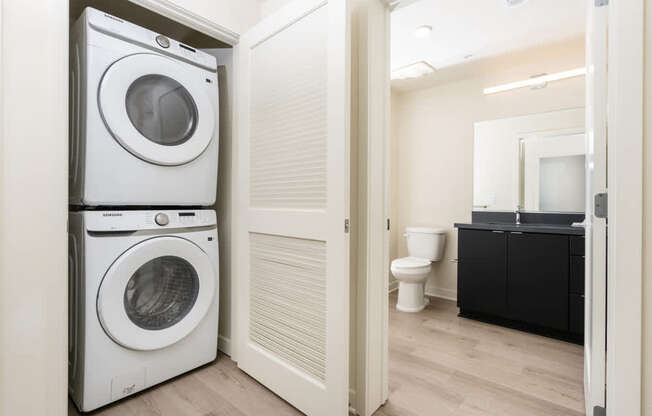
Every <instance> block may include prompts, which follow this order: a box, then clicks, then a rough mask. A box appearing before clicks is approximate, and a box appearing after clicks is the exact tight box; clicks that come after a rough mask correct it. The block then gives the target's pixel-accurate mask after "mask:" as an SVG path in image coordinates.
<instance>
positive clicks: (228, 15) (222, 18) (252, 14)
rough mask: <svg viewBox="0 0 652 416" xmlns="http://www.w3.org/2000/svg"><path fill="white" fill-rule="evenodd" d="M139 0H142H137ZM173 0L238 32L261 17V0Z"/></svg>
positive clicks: (241, 31) (250, 25)
mask: <svg viewBox="0 0 652 416" xmlns="http://www.w3.org/2000/svg"><path fill="white" fill-rule="evenodd" d="M132 1H134V0H132ZM139 1H141V0H136V2H139ZM173 2H174V3H175V4H177V5H179V6H181V7H183V8H185V9H187V10H189V11H191V12H192V13H194V14H197V15H199V16H201V17H203V18H204V19H208V20H211V21H213V22H215V23H217V24H219V25H220V26H223V27H225V28H227V29H229V30H231V31H233V32H235V33H237V34H242V33H244V32H245V31H246V30H247V29H249V28H250V27H252V26H253V25H254V24H256V22H258V20H259V19H260V4H259V0H173Z"/></svg>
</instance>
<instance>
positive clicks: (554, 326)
mask: <svg viewBox="0 0 652 416" xmlns="http://www.w3.org/2000/svg"><path fill="white" fill-rule="evenodd" d="M458 228H459V239H458V269H457V270H458V306H459V308H460V315H461V316H466V317H469V318H474V319H480V320H488V321H491V322H494V323H498V324H501V325H506V326H511V327H514V328H518V329H524V330H528V331H533V332H537V333H542V334H544V335H549V336H554V337H557V338H562V339H567V340H571V341H574V342H581V339H582V336H583V333H584V236H581V235H564V234H557V233H546V232H520V231H511V230H509V228H510V227H502V228H505V229H504V230H491V229H486V228H485V229H472V228H462V227H458Z"/></svg>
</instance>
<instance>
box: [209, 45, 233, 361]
mask: <svg viewBox="0 0 652 416" xmlns="http://www.w3.org/2000/svg"><path fill="white" fill-rule="evenodd" d="M204 52H207V53H209V54H211V55H213V56H215V58H216V59H217V65H218V69H217V76H218V82H219V97H220V98H219V102H220V108H219V117H220V130H219V138H220V150H219V155H220V157H219V171H218V182H217V198H216V200H215V205H214V206H213V209H214V210H215V211H216V212H217V231H218V243H219V244H218V247H219V250H220V252H219V255H220V270H219V273H220V322H219V349H220V350H221V351H222V352H224V353H225V354H227V355H231V353H232V351H231V326H232V318H233V314H232V313H231V309H232V303H231V288H232V284H231V279H232V276H231V252H232V250H231V246H232V237H231V235H232V230H231V225H232V210H231V203H232V200H233V191H232V181H233V129H232V126H233V123H232V121H233V92H234V90H233V87H234V75H235V74H234V73H233V49H204Z"/></svg>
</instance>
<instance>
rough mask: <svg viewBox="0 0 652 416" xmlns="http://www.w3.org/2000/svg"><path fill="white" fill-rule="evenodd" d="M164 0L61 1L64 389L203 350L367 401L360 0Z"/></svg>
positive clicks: (323, 408) (73, 393) (335, 399)
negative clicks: (66, 9) (217, 0)
mask: <svg viewBox="0 0 652 416" xmlns="http://www.w3.org/2000/svg"><path fill="white" fill-rule="evenodd" d="M179 3H180V4H179V5H177V4H174V3H172V2H164V1H160V2H159V1H105V0H71V1H70V15H69V18H70V49H69V62H70V65H69V73H70V78H69V82H70V85H69V89H70V95H69V107H70V112H69V121H70V126H69V133H70V134H69V136H70V140H69V187H68V189H69V195H68V199H69V200H68V202H69V220H68V231H69V233H68V234H69V238H68V249H69V259H70V261H69V275H70V285H69V311H70V312H69V320H68V324H69V327H68V332H69V360H68V364H69V368H68V370H69V393H70V397H71V398H72V400H73V402H74V403H75V406H76V407H77V408H78V409H79V410H80V411H91V410H95V409H97V408H100V407H103V406H105V405H107V404H110V403H113V402H116V401H119V400H122V399H124V400H129V398H128V397H129V396H131V395H133V394H135V393H138V392H140V391H143V390H146V389H148V388H151V387H154V386H156V385H157V384H159V383H161V382H164V381H165V380H168V379H170V378H173V377H177V376H181V375H183V374H184V373H186V372H189V371H192V370H193V369H195V368H197V367H200V366H202V365H204V364H208V363H211V362H213V361H214V360H215V359H216V358H217V360H229V359H231V360H233V361H235V362H236V363H237V366H238V367H239V368H240V369H242V370H244V371H245V372H246V373H247V374H249V375H251V376H252V377H253V378H254V379H256V380H258V381H259V382H261V383H262V384H263V385H264V386H266V387H267V388H269V389H270V390H271V391H273V392H274V393H276V394H278V395H279V396H280V397H281V398H283V399H285V400H286V401H288V402H289V403H290V404H292V405H293V406H294V407H296V408H297V409H299V410H301V411H302V412H304V413H308V414H315V415H317V414H338V413H342V414H344V413H347V412H348V409H349V406H353V407H354V408H355V407H356V406H357V408H359V409H364V407H365V406H367V402H368V399H367V398H366V397H365V395H364V389H365V386H366V383H367V379H368V377H369V376H368V374H366V373H365V370H366V369H365V366H364V365H361V363H360V357H361V356H362V354H364V352H365V351H364V350H363V349H358V348H356V346H357V344H358V343H360V342H363V343H364V342H369V341H366V340H367V335H360V334H361V333H363V334H364V327H365V325H366V322H365V321H363V320H359V319H358V316H359V315H358V314H362V315H360V316H364V314H365V312H364V311H365V308H369V307H372V305H367V304H366V303H365V302H361V303H359V302H358V299H363V300H364V298H365V293H364V292H363V290H364V289H365V288H366V284H365V283H364V281H365V280H366V279H367V269H366V262H367V260H366V257H364V256H361V257H358V252H361V251H360V250H362V249H363V248H364V247H366V244H367V243H366V241H365V238H364V237H365V235H366V234H365V233H366V232H367V227H368V226H369V225H368V224H366V223H365V222H366V215H367V212H368V211H369V210H371V207H370V206H369V205H367V204H366V203H365V197H364V195H365V194H364V192H360V191H362V190H363V189H364V188H365V187H366V184H367V182H366V181H367V180H368V176H367V173H366V172H365V171H364V170H363V168H364V166H365V165H364V163H365V160H366V158H367V153H366V151H365V146H366V142H365V140H366V138H367V137H368V134H370V133H369V131H368V130H367V129H368V128H370V125H369V124H368V123H366V121H367V120H366V119H365V117H367V114H366V112H365V111H366V108H367V107H366V106H367V105H368V103H367V99H368V96H367V95H365V93H366V90H365V89H364V86H363V84H362V82H363V80H364V79H365V77H366V76H367V74H368V72H365V71H369V69H368V68H367V67H366V66H364V63H365V60H366V59H367V54H370V53H371V52H370V51H369V49H370V48H368V46H367V45H366V44H365V43H363V42H361V41H360V42H358V41H359V40H360V39H362V38H364V37H366V36H368V34H369V33H371V30H370V29H369V28H368V26H367V24H368V22H367V20H366V18H365V17H364V16H365V14H364V13H366V9H365V6H364V3H365V2H364V1H359V2H353V3H354V5H353V6H351V8H349V6H345V3H346V2H344V1H339V0H337V1H336V0H333V1H312V0H311V1H306V2H293V4H292V5H291V6H288V7H282V6H284V3H290V2H284V1H268V2H265V3H264V4H263V5H262V6H261V8H260V10H258V13H256V14H255V15H254V14H251V13H250V14H247V13H246V11H247V10H249V9H251V7H249V5H246V4H239V5H238V6H237V7H236V6H233V5H226V6H223V5H220V6H216V7H212V8H211V7H208V6H207V5H206V3H207V2H201V1H194V2H187V4H186V3H185V2H179ZM181 3H183V4H181ZM227 3H229V2H227ZM238 3H239V2H238ZM244 3H246V2H244ZM251 3H256V4H254V6H256V8H258V4H257V2H253V1H252V2H251ZM379 4H380V3H379ZM259 13H260V14H262V16H260V17H265V16H266V15H268V14H269V15H273V16H272V17H270V18H268V19H263V20H262V21H261V22H260V23H259V24H257V25H254V23H256V21H257V20H258V17H259ZM252 16H253V17H252ZM381 215H382V214H381ZM384 222H385V221H384V218H382V219H381V222H379V224H381V227H382V229H383V230H384ZM381 249H382V248H381ZM362 345H364V344H362ZM218 348H219V350H220V351H222V353H223V354H219V353H218ZM224 354H226V355H224ZM358 392H360V393H362V394H359V393H358ZM358 394H359V395H358ZM358 403H359V404H358Z"/></svg>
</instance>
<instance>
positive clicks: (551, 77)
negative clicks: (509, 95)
mask: <svg viewBox="0 0 652 416" xmlns="http://www.w3.org/2000/svg"><path fill="white" fill-rule="evenodd" d="M583 75H586V67H581V68H575V69H571V70H569V71H564V72H557V73H555V74H548V75H541V76H538V77H533V78H528V79H525V80H523V81H516V82H511V83H509V84H503V85H498V86H496V87H491V88H485V89H484V93H485V95H489V94H496V93H498V92H504V91H509V90H515V89H518V88H525V87H533V86H535V85H544V84H546V83H548V82H553V81H559V80H562V79H567V78H575V77H581V76H583Z"/></svg>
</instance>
